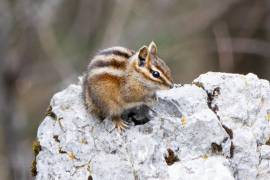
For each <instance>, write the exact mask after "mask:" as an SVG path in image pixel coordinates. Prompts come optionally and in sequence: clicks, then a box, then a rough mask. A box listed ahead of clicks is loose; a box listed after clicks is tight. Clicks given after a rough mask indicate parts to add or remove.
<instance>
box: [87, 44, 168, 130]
mask: <svg viewBox="0 0 270 180" xmlns="http://www.w3.org/2000/svg"><path fill="white" fill-rule="evenodd" d="M172 86H173V81H172V76H171V71H170V69H169V68H168V66H167V65H166V64H165V63H164V61H163V60H161V59H160V58H159V57H158V56H157V47H156V45H155V43H154V42H152V43H150V45H149V46H148V47H146V46H143V47H141V48H140V49H139V50H138V51H137V52H135V51H133V50H130V49H128V48H124V47H112V48H108V49H104V50H102V51H100V52H98V53H97V55H96V56H95V57H94V58H93V59H92V60H91V62H90V64H89V65H88V69H87V73H86V75H85V77H84V83H83V95H84V101H85V104H86V107H87V108H88V109H89V111H90V112H91V113H93V114H95V115H96V116H97V117H99V118H100V119H104V118H106V117H111V119H112V120H113V121H114V122H115V125H116V128H117V129H118V130H123V129H124V128H126V127H127V124H126V123H124V121H123V120H122V119H121V114H122V113H123V111H124V110H125V109H129V108H132V107H135V106H138V105H141V104H147V103H148V102H151V101H153V97H154V95H155V92H156V91H157V90H161V89H169V88H171V87H172Z"/></svg>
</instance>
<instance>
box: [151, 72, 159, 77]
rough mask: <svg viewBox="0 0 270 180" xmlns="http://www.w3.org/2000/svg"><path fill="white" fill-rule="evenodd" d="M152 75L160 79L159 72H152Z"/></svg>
mask: <svg viewBox="0 0 270 180" xmlns="http://www.w3.org/2000/svg"><path fill="white" fill-rule="evenodd" d="M152 75H153V76H154V77H155V78H159V77H160V74H159V72H157V71H152Z"/></svg>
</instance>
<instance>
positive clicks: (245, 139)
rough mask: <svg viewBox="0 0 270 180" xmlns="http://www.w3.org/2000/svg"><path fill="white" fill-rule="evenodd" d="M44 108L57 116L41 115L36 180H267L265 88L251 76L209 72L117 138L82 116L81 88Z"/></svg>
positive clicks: (108, 124) (269, 128)
mask: <svg viewBox="0 0 270 180" xmlns="http://www.w3.org/2000/svg"><path fill="white" fill-rule="evenodd" d="M217 89H218V90H217ZM50 106H51V112H53V114H54V115H55V117H52V116H46V118H45V119H44V120H43V122H42V123H41V125H40V126H39V129H38V133H37V139H38V141H39V142H40V145H41V151H40V152H39V153H38V155H37V157H36V162H37V164H36V167H37V176H36V179H89V177H90V179H94V180H107V179H108V180H114V179H116V180H121V179H123V180H126V179H135V180H145V179H151V180H154V179H156V180H157V179H169V180H192V179H226V180H230V179H239V180H246V179H256V178H257V179H260V180H261V179H269V177H270V158H269V157H270V148H269V147H270V146H269V145H267V141H268V140H269V138H270V121H269V118H268V117H269V113H270V86H269V82H268V81H266V80H261V79H258V78H257V76H255V75H253V74H248V75H246V76H244V75H238V74H226V73H212V72H210V73H206V74H203V75H201V76H199V77H198V78H197V79H195V80H194V82H193V84H190V85H189V84H187V85H184V86H178V87H175V88H173V89H171V90H168V91H160V92H158V93H157V103H156V104H155V105H154V106H153V107H151V110H149V111H142V112H143V113H141V114H145V115H146V117H147V118H148V119H149V121H145V122H143V123H138V122H135V123H130V126H129V129H127V130H126V131H125V132H123V133H121V134H119V133H118V132H117V131H116V130H115V129H114V125H113V123H112V121H111V120H109V119H105V120H104V121H102V122H100V121H99V120H97V119H95V118H94V117H93V116H92V115H91V114H89V113H88V112H87V111H86V109H85V107H84V103H83V100H82V88H81V84H80V83H78V85H70V86H69V87H68V88H66V89H65V90H63V91H61V92H59V93H57V94H55V95H54V96H53V98H52V100H51V103H50ZM139 111H140V110H138V112H139ZM145 112H147V113H145Z"/></svg>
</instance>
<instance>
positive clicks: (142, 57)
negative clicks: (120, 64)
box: [138, 46, 149, 66]
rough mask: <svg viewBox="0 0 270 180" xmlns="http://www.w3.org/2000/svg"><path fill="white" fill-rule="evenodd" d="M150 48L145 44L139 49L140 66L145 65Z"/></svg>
mask: <svg viewBox="0 0 270 180" xmlns="http://www.w3.org/2000/svg"><path fill="white" fill-rule="evenodd" d="M148 53H149V52H148V48H147V47H146V46H143V47H141V48H140V50H139V54H138V58H139V66H144V64H145V59H146V57H147V55H148Z"/></svg>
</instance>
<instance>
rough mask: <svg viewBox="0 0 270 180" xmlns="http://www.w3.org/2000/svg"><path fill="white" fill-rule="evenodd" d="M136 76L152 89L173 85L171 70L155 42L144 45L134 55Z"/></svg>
mask: <svg viewBox="0 0 270 180" xmlns="http://www.w3.org/2000/svg"><path fill="white" fill-rule="evenodd" d="M132 61H133V62H132V64H133V66H134V68H135V71H136V75H135V78H136V77H138V76H139V78H137V80H139V81H140V82H141V83H142V84H143V85H144V86H145V87H146V88H148V89H150V90H160V89H170V88H172V87H173V80H172V76H171V71H170V69H169V67H168V66H167V65H166V64H165V62H164V61H163V60H162V59H160V58H159V57H158V56H157V46H156V44H155V43H154V42H151V43H150V45H149V46H148V47H147V46H143V47H141V48H140V49H139V51H138V52H137V53H136V54H135V55H134V56H133V57H132Z"/></svg>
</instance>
